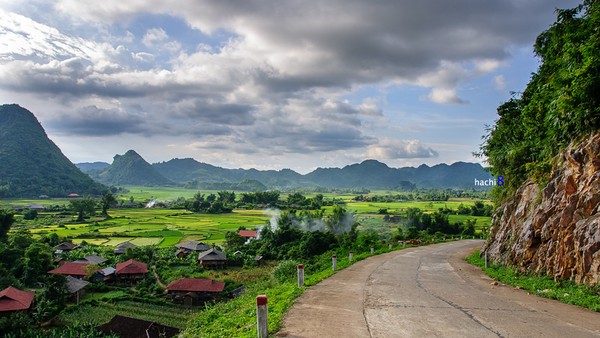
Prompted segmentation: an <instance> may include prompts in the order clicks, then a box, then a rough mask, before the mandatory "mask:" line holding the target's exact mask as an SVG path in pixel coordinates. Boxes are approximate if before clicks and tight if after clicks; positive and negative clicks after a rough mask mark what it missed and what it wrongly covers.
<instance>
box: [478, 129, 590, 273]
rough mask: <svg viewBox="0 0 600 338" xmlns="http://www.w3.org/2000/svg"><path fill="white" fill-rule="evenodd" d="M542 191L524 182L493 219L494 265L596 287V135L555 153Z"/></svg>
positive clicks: (487, 246) (491, 251)
mask: <svg viewBox="0 0 600 338" xmlns="http://www.w3.org/2000/svg"><path fill="white" fill-rule="evenodd" d="M558 163H559V165H558V169H556V170H554V172H553V173H552V178H551V180H550V182H549V183H548V184H547V186H546V187H545V188H543V189H542V190H540V188H539V187H538V186H537V185H536V184H535V183H533V182H531V181H527V182H525V183H524V184H523V185H522V186H521V187H520V188H519V189H518V190H517V192H516V194H515V196H514V197H513V199H512V200H510V201H509V202H507V203H505V204H503V205H502V206H501V207H500V208H499V209H498V210H497V213H496V215H495V216H494V219H493V223H492V224H493V225H492V229H491V232H490V237H489V239H488V241H487V243H486V244H485V245H484V248H483V250H487V251H488V254H489V256H490V257H491V259H492V260H493V261H496V262H499V263H502V264H504V265H509V266H514V267H517V268H519V269H521V270H523V271H529V272H538V273H545V274H548V275H550V276H553V277H554V278H555V279H560V280H562V279H569V280H572V281H575V282H577V283H583V284H589V285H597V284H599V283H600V132H597V133H595V134H593V135H591V136H590V137H589V138H587V139H585V140H584V141H583V142H580V143H579V144H578V145H571V146H569V147H567V148H566V149H565V150H564V151H563V153H562V154H561V155H560V158H559V161H558Z"/></svg>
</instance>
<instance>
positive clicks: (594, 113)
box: [479, 0, 600, 202]
mask: <svg viewBox="0 0 600 338" xmlns="http://www.w3.org/2000/svg"><path fill="white" fill-rule="evenodd" d="M598 27H600V2H599V1H596V0H585V1H584V2H583V3H582V4H581V5H579V6H578V7H576V8H573V9H564V10H557V21H556V22H555V23H554V24H553V25H552V26H551V27H550V28H549V29H548V30H546V31H545V32H543V33H542V34H540V35H539V36H538V38H537V41H536V43H535V45H534V51H535V53H536V55H537V56H538V57H539V58H540V61H541V62H540V66H539V68H538V70H537V72H536V73H534V74H532V77H531V80H530V82H529V84H528V85H527V88H526V89H525V90H524V91H523V92H522V93H521V95H520V96H519V97H517V96H515V97H513V98H511V99H510V100H508V101H507V102H505V103H503V104H502V105H500V107H499V108H498V115H499V116H500V118H499V119H498V121H497V122H496V124H495V125H494V126H492V127H491V128H489V130H488V133H487V135H485V136H484V142H483V144H482V146H481V149H480V153H479V155H481V156H485V157H487V159H488V163H489V164H490V166H491V172H492V174H494V175H502V176H504V181H505V183H506V185H505V187H503V188H496V189H495V195H496V196H495V200H496V202H500V201H502V200H504V199H505V198H508V197H510V196H512V195H513V193H514V192H515V191H516V189H517V188H518V187H519V186H520V185H521V184H522V183H523V182H524V181H525V180H527V179H529V178H532V179H534V180H535V181H536V182H537V183H542V184H543V183H545V182H547V181H548V179H549V176H550V173H551V170H552V168H553V165H554V163H553V162H552V161H553V158H555V156H556V155H557V154H558V153H559V152H560V151H561V150H562V149H564V148H565V147H566V146H567V145H568V144H569V143H570V142H572V141H573V140H578V139H580V138H582V137H584V136H586V135H589V134H590V133H591V132H593V131H596V130H599V129H600V30H598Z"/></svg>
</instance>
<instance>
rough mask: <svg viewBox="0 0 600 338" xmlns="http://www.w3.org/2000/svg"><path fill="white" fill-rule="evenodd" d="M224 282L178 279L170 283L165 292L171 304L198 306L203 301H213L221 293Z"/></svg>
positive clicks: (202, 279) (203, 279)
mask: <svg viewBox="0 0 600 338" xmlns="http://www.w3.org/2000/svg"><path fill="white" fill-rule="evenodd" d="M224 288H225V282H219V281H216V280H212V279H206V278H180V279H178V280H176V281H173V282H171V283H170V284H169V285H168V286H167V288H166V290H167V292H168V298H169V299H171V300H172V301H173V302H176V303H182V304H184V305H186V306H191V305H200V304H203V303H204V301H206V300H210V299H214V298H215V296H216V295H218V294H219V293H220V292H222V291H223V289H224Z"/></svg>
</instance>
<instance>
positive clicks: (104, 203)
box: [100, 193, 117, 216]
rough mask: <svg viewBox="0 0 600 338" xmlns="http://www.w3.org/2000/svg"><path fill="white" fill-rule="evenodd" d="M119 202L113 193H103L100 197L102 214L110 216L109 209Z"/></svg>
mask: <svg viewBox="0 0 600 338" xmlns="http://www.w3.org/2000/svg"><path fill="white" fill-rule="evenodd" d="M116 203H117V199H116V198H115V196H114V195H113V194H112V193H106V194H104V195H102V198H101V199H100V206H101V208H102V215H104V216H108V209H109V208H110V207H111V206H112V205H114V204H116Z"/></svg>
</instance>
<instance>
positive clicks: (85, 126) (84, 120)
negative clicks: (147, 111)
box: [47, 106, 145, 136]
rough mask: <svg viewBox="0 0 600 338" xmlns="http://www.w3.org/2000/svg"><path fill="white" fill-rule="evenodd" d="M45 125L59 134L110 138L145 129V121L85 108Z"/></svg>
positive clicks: (123, 113) (113, 112) (111, 110)
mask: <svg viewBox="0 0 600 338" xmlns="http://www.w3.org/2000/svg"><path fill="white" fill-rule="evenodd" d="M47 125H48V127H50V128H51V129H53V130H57V131H58V132H60V133H61V134H67V135H71V134H74V135H86V136H110V135H119V134H123V133H133V134H137V133H141V132H143V131H144V129H145V120H144V119H143V117H141V116H136V115H132V114H127V113H126V112H124V111H120V110H116V109H102V108H98V107H96V106H87V107H84V108H82V109H80V110H79V111H77V112H76V113H73V114H61V115H58V116H54V117H52V118H51V119H49V121H48V123H47Z"/></svg>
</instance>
